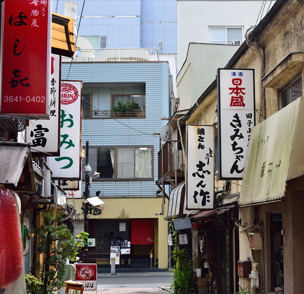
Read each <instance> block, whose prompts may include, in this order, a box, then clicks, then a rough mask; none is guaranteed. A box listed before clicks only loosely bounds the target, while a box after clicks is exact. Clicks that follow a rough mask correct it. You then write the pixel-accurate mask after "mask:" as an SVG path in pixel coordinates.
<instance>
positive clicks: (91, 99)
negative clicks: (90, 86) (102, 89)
mask: <svg viewBox="0 0 304 294" xmlns="http://www.w3.org/2000/svg"><path fill="white" fill-rule="evenodd" d="M85 95H90V102H89V104H90V110H89V111H90V113H89V116H85V111H86V110H84V109H83V104H84V103H83V102H82V118H84V119H90V118H92V117H93V111H92V108H93V94H92V93H82V99H83V100H84V101H85V100H86V99H85V98H84V96H85Z"/></svg>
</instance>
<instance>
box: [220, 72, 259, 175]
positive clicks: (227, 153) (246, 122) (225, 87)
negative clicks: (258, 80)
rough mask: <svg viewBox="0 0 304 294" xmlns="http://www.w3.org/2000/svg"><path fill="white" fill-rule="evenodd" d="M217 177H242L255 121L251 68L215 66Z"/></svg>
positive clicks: (252, 73)
mask: <svg viewBox="0 0 304 294" xmlns="http://www.w3.org/2000/svg"><path fill="white" fill-rule="evenodd" d="M217 86H218V90H217V93H218V117H219V126H218V128H219V163H220V164H219V179H242V178H243V173H244V169H245V161H246V154H247V149H248V146H249V140H250V133H251V129H252V128H253V127H254V124H255V111H254V109H255V101H254V70H253V69H218V75H217Z"/></svg>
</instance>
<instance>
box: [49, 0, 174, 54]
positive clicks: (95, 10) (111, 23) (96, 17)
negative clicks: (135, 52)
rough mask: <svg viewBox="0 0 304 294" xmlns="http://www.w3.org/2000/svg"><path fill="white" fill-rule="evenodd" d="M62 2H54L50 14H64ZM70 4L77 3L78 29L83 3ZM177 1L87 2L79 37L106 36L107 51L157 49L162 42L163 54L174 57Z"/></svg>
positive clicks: (92, 0) (61, 0)
mask: <svg viewBox="0 0 304 294" xmlns="http://www.w3.org/2000/svg"><path fill="white" fill-rule="evenodd" d="M65 2H67V1H66V0H59V2H58V4H57V1H53V6H52V11H53V12H57V13H59V14H64V3H65ZM73 2H75V3H77V28H78V25H79V20H80V15H81V11H82V7H83V0H74V1H73ZM176 2H177V0H120V1H119V0H116V1H114V0H86V1H85V5H84V10H83V16H82V19H81V25H80V29H79V34H78V35H79V36H88V37H91V36H99V37H106V39H107V40H106V42H107V46H106V48H156V47H157V46H158V45H159V43H160V42H162V50H161V52H162V53H166V54H176V53H177V4H176ZM57 5H58V6H57ZM94 47H95V46H94ZM95 48H96V47H95Z"/></svg>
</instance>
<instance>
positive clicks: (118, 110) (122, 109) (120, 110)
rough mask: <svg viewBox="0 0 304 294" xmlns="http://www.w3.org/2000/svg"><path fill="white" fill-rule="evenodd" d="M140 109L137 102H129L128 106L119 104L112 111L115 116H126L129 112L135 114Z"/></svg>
mask: <svg viewBox="0 0 304 294" xmlns="http://www.w3.org/2000/svg"><path fill="white" fill-rule="evenodd" d="M137 109H139V106H138V104H137V103H136V102H131V101H127V102H126V104H124V103H122V102H120V101H119V102H118V103H117V106H113V108H112V111H113V112H114V115H117V114H118V115H122V116H124V115H126V114H127V112H133V111H134V110H137Z"/></svg>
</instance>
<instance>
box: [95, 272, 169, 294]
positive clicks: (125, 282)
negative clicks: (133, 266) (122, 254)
mask: <svg viewBox="0 0 304 294" xmlns="http://www.w3.org/2000/svg"><path fill="white" fill-rule="evenodd" d="M172 281H173V273H172V272H134V273H118V274H115V275H111V274H108V273H103V274H98V278H97V282H98V286H97V293H103V294H131V293H132V294H133V293H136V294H144V293H151V294H159V293H170V285H171V283H172Z"/></svg>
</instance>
